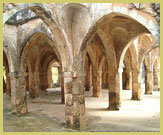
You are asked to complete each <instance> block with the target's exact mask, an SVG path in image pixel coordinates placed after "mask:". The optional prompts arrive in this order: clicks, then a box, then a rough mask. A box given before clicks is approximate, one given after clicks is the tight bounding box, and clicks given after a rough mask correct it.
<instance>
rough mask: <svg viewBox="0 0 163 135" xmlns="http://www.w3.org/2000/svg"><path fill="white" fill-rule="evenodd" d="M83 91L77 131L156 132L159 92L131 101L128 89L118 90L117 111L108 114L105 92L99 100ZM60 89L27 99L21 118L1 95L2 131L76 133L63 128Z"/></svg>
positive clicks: (158, 128)
mask: <svg viewBox="0 0 163 135" xmlns="http://www.w3.org/2000/svg"><path fill="white" fill-rule="evenodd" d="M91 94H92V93H91V92H85V96H86V99H85V105H86V123H87V125H86V127H85V128H84V129H82V130H80V131H81V132H95V131H98V132H99V131H102V132H114V131H124V132H128V131H129V132H139V131H145V132H146V131H152V132H154V131H156V132H157V131H160V92H159V91H154V92H153V95H144V94H143V100H141V101H133V100H131V90H123V91H122V107H121V110H120V111H109V110H108V109H107V108H108V90H106V89H103V97H101V98H94V97H91ZM60 101H61V93H60V89H59V88H56V89H53V90H48V92H47V93H42V94H41V95H40V97H39V98H36V99H29V98H28V108H29V109H28V110H29V112H30V113H28V114H26V115H24V116H15V115H12V114H11V104H10V98H9V97H8V96H6V95H5V94H4V132H34V131H35V132H76V131H75V130H70V129H66V128H65V127H64V126H65V123H64V120H65V116H64V104H61V103H60Z"/></svg>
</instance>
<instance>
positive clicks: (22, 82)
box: [9, 72, 28, 115]
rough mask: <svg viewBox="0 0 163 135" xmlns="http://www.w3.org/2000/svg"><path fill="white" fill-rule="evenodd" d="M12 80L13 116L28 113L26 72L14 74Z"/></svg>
mask: <svg viewBox="0 0 163 135" xmlns="http://www.w3.org/2000/svg"><path fill="white" fill-rule="evenodd" d="M9 75H10V78H11V104H12V113H13V114H19V115H20V114H25V113H27V112H28V109H27V100H26V79H25V77H26V72H19V73H18V72H12V73H10V74H9Z"/></svg>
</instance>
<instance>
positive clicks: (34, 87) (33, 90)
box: [29, 72, 40, 98]
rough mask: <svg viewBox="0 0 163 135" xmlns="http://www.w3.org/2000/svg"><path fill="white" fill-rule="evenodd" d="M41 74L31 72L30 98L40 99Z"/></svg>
mask: <svg viewBox="0 0 163 135" xmlns="http://www.w3.org/2000/svg"><path fill="white" fill-rule="evenodd" d="M39 92H40V85H39V72H29V97H30V98H36V97H39Z"/></svg>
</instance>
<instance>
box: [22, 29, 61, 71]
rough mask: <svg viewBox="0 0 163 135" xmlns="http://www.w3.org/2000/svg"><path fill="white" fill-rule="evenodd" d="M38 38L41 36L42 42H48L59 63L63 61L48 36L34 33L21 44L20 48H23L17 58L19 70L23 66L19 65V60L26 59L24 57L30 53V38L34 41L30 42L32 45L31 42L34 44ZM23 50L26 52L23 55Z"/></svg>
mask: <svg viewBox="0 0 163 135" xmlns="http://www.w3.org/2000/svg"><path fill="white" fill-rule="evenodd" d="M39 36H43V37H44V38H45V39H44V40H48V43H49V45H50V47H51V48H52V49H53V51H54V52H55V53H56V55H57V58H59V60H60V62H62V61H63V60H61V56H60V54H59V52H58V50H57V48H56V46H55V43H54V42H53V40H51V39H49V36H48V35H46V34H44V33H42V32H35V33H33V35H31V36H30V37H29V38H28V40H27V41H26V42H25V44H22V47H21V48H23V49H22V50H21V53H20V57H19V60H20V67H21V70H22V68H23V67H22V66H23V65H22V64H23V63H22V64H21V62H22V61H21V59H22V58H25V57H26V56H25V55H26V54H28V52H29V51H30V43H29V40H31V39H32V38H34V41H32V43H33V42H35V41H36V40H37V39H38V38H39ZM24 50H26V52H25V53H23V52H24ZM24 60H26V59H24Z"/></svg>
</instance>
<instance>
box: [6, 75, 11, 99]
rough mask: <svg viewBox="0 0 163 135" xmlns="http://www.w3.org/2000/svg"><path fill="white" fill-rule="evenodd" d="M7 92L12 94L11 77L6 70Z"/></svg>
mask: <svg viewBox="0 0 163 135" xmlns="http://www.w3.org/2000/svg"><path fill="white" fill-rule="evenodd" d="M6 94H7V95H9V96H11V85H10V77H9V74H8V72H6Z"/></svg>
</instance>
